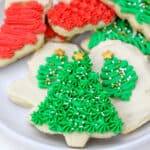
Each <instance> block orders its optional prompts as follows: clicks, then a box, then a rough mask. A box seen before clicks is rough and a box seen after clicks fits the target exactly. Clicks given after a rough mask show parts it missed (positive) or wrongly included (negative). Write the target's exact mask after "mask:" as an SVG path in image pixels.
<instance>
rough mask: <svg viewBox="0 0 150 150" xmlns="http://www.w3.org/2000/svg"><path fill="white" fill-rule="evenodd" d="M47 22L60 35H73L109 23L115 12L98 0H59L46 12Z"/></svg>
mask: <svg viewBox="0 0 150 150" xmlns="http://www.w3.org/2000/svg"><path fill="white" fill-rule="evenodd" d="M47 16H48V20H49V23H50V24H51V25H52V28H53V29H54V31H55V32H57V33H59V34H60V35H63V36H67V37H73V36H74V35H76V34H79V33H83V32H85V31H89V30H93V29H97V28H101V27H104V26H106V25H108V24H110V23H111V22H112V21H113V20H114V18H115V13H114V11H113V10H112V9H110V8H109V7H108V6H106V5H105V4H103V3H102V2H101V1H99V0H92V1H91V0H84V1H80V0H72V1H70V2H69V3H64V2H59V3H58V4H56V5H55V6H54V7H52V8H51V9H50V10H49V11H48V12H47Z"/></svg>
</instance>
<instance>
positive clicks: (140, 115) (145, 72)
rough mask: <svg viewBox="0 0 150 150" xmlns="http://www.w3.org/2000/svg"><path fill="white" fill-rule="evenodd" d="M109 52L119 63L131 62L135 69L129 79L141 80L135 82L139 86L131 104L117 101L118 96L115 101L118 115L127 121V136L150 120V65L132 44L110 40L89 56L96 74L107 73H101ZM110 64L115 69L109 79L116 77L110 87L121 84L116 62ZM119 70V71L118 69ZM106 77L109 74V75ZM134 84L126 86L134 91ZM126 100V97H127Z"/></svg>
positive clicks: (94, 49) (125, 123) (135, 89)
mask: <svg viewBox="0 0 150 150" xmlns="http://www.w3.org/2000/svg"><path fill="white" fill-rule="evenodd" d="M107 50H109V51H111V52H112V53H113V54H114V57H116V58H117V60H116V61H118V59H119V60H121V61H122V60H125V61H127V62H128V64H129V65H130V66H133V68H132V67H130V69H131V70H130V71H129V72H128V73H129V74H130V73H131V74H132V75H131V77H130V79H133V81H134V80H135V79H136V78H137V77H136V75H137V76H138V80H137V81H136V84H135V85H136V86H135V88H134V89H133V90H132V93H130V94H131V95H130V98H129V100H130V101H129V102H125V101H121V100H116V98H117V97H118V96H117V97H114V98H112V100H113V104H114V106H115V107H116V108H117V110H118V112H119V115H120V116H121V118H122V119H123V121H124V129H123V133H124V134H126V133H129V132H131V131H133V130H135V129H136V128H138V127H140V126H141V125H143V124H144V123H146V122H148V121H149V120H150V101H149V99H150V78H149V76H150V68H149V67H150V64H149V61H148V60H147V58H146V57H145V56H144V55H143V54H141V53H140V52H139V51H138V50H137V48H136V47H134V46H132V45H129V44H125V43H123V42H120V41H110V40H109V41H105V42H101V43H100V44H99V45H97V46H96V47H94V48H93V49H92V50H91V52H90V58H91V60H92V63H93V70H94V71H96V72H100V73H101V74H103V71H106V70H102V68H103V66H104V64H105V62H106V60H105V59H103V56H102V54H103V53H104V52H106V51H107ZM107 61H109V62H108V63H110V64H111V65H112V69H113V72H112V74H111V73H110V72H108V73H109V74H111V75H110V77H112V75H114V77H112V79H111V80H110V82H109V81H108V84H107V85H108V86H109V85H110V83H112V81H113V80H115V79H116V80H118V81H119V82H120V80H119V78H120V77H119V78H118V74H116V71H117V70H116V69H114V65H115V62H114V64H112V63H113V62H112V61H111V59H110V60H107ZM120 64H122V63H120ZM123 65H126V63H124V64H123ZM107 67H108V66H107ZM116 67H117V68H118V66H116ZM119 68H120V67H119ZM120 69H121V68H120ZM120 69H119V70H120ZM115 70H116V71H115ZM119 70H118V71H119ZM110 71H111V69H110ZM135 72H136V75H135ZM104 73H107V71H106V72H104ZM118 73H119V72H118ZM128 73H126V75H127V76H128ZM120 75H122V73H121V72H120ZM133 75H134V76H133ZM102 77H103V76H102ZM123 77H124V76H123ZM103 78H104V77H103ZM103 78H102V79H103ZM103 81H104V79H103V80H102V82H103ZM121 82H122V79H121ZM134 82H135V81H134ZM134 82H131V83H130V82H126V83H127V87H128V88H129V87H130V85H131V87H134ZM127 87H125V89H124V90H125V91H126V90H127V89H128V88H127ZM121 89H123V88H121ZM112 90H113V86H112ZM127 91H128V90H127ZM118 94H119V92H118ZM125 96H127V94H126V95H125Z"/></svg>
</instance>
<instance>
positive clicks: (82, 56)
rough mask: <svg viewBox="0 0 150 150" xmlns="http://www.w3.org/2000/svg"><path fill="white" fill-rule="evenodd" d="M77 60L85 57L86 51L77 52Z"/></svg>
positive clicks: (75, 56)
mask: <svg viewBox="0 0 150 150" xmlns="http://www.w3.org/2000/svg"><path fill="white" fill-rule="evenodd" d="M73 56H74V58H75V60H82V59H83V58H84V53H83V52H77V53H75V54H74V55H73Z"/></svg>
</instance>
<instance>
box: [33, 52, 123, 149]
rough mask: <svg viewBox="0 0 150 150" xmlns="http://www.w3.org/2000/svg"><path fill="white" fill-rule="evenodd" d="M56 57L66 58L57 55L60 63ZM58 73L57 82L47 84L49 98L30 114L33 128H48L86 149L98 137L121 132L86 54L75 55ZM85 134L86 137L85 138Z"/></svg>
mask: <svg viewBox="0 0 150 150" xmlns="http://www.w3.org/2000/svg"><path fill="white" fill-rule="evenodd" d="M60 52H62V51H60ZM57 57H60V58H61V59H64V60H66V59H67V56H66V55H65V54H64V53H63V55H62V54H61V53H60V54H59V53H55V54H54V55H53V56H52V57H51V59H54V60H57V59H58V58H57ZM57 62H58V61H57ZM58 63H59V62H58ZM54 68H55V69H54V70H57V69H58V67H57V66H54ZM59 68H60V66H59ZM39 69H41V68H39ZM42 71H43V70H42ZM50 72H51V71H50ZM55 73H56V76H55V77H54V78H55V79H54V80H53V81H52V82H50V83H49V84H48V85H49V86H48V87H47V88H48V92H47V96H46V98H45V99H44V100H43V101H42V102H41V103H40V104H39V105H38V107H37V108H36V109H37V110H35V111H33V112H32V114H31V122H32V124H33V125H35V126H37V128H38V127H39V128H40V129H41V130H42V129H43V130H45V127H46V128H47V129H48V131H47V132H49V133H50V134H51V132H53V134H58V133H59V134H63V135H64V136H65V139H66V142H67V144H68V145H69V146H73V147H83V146H84V145H85V144H86V142H87V141H88V138H89V137H95V134H96V137H97V138H102V137H103V134H104V135H105V133H107V134H108V133H110V134H118V133H120V132H121V131H122V126H123V122H122V121H121V119H120V118H119V116H118V113H117V110H116V109H115V108H114V107H113V105H112V103H111V101H110V99H109V95H108V93H107V92H106V91H105V90H104V89H103V87H102V86H101V83H100V81H99V74H98V73H96V72H93V71H92V64H91V62H90V59H89V56H88V55H87V54H86V53H85V52H83V51H76V52H74V55H73V61H69V62H68V61H64V63H63V69H61V70H57V71H55ZM38 79H39V80H41V78H38ZM49 79H51V77H49ZM42 81H43V79H42ZM40 82H41V81H40ZM44 85H45V83H44ZM83 133H84V135H87V137H86V138H83V137H82V134H83ZM70 136H71V137H72V139H71V138H70ZM81 140H82V141H83V142H82V143H80V142H79V141H81Z"/></svg>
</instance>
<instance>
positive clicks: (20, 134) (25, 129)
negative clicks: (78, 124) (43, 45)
mask: <svg viewBox="0 0 150 150" xmlns="http://www.w3.org/2000/svg"><path fill="white" fill-rule="evenodd" d="M2 4H3V1H2V0H0V22H2V12H3V11H2V6H3V5H2ZM77 41H78V40H77ZM30 57H31V56H28V57H26V58H24V59H22V60H20V61H18V62H16V63H15V64H12V65H10V66H8V67H6V68H3V69H0V130H3V131H4V132H5V134H7V135H8V136H11V137H13V139H15V140H16V141H18V142H20V141H21V142H24V143H27V144H28V145H32V146H35V147H37V148H38V149H40V150H41V149H42V150H47V149H49V150H54V149H61V150H62V149H66V147H67V146H66V144H65V140H64V139H63V137H62V136H56V135H53V136H49V135H44V134H42V133H40V132H39V131H38V130H36V129H35V128H33V127H32V126H30V124H29V123H28V122H27V114H28V112H29V109H25V108H22V107H19V106H17V105H15V104H13V103H12V102H11V101H10V100H9V99H8V97H7V88H8V85H9V84H10V83H11V82H12V81H13V80H15V79H20V78H23V77H25V76H26V75H27V72H28V69H27V64H26V62H27V61H28V60H29V59H30ZM22 86H23V85H22ZM149 133H150V124H147V125H145V126H143V127H142V128H140V129H138V130H137V131H136V132H134V133H132V134H130V135H127V136H117V137H115V138H113V139H109V140H95V139H93V140H90V141H89V142H88V144H87V146H86V149H93V150H95V149H99V150H100V149H109V148H110V149H112V148H113V149H115V150H116V149H121V148H125V149H129V148H131V146H133V145H135V144H136V145H140V144H141V143H144V142H146V141H150V134H149ZM148 147H150V144H148ZM148 147H147V148H148ZM145 149H146V148H145Z"/></svg>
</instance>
